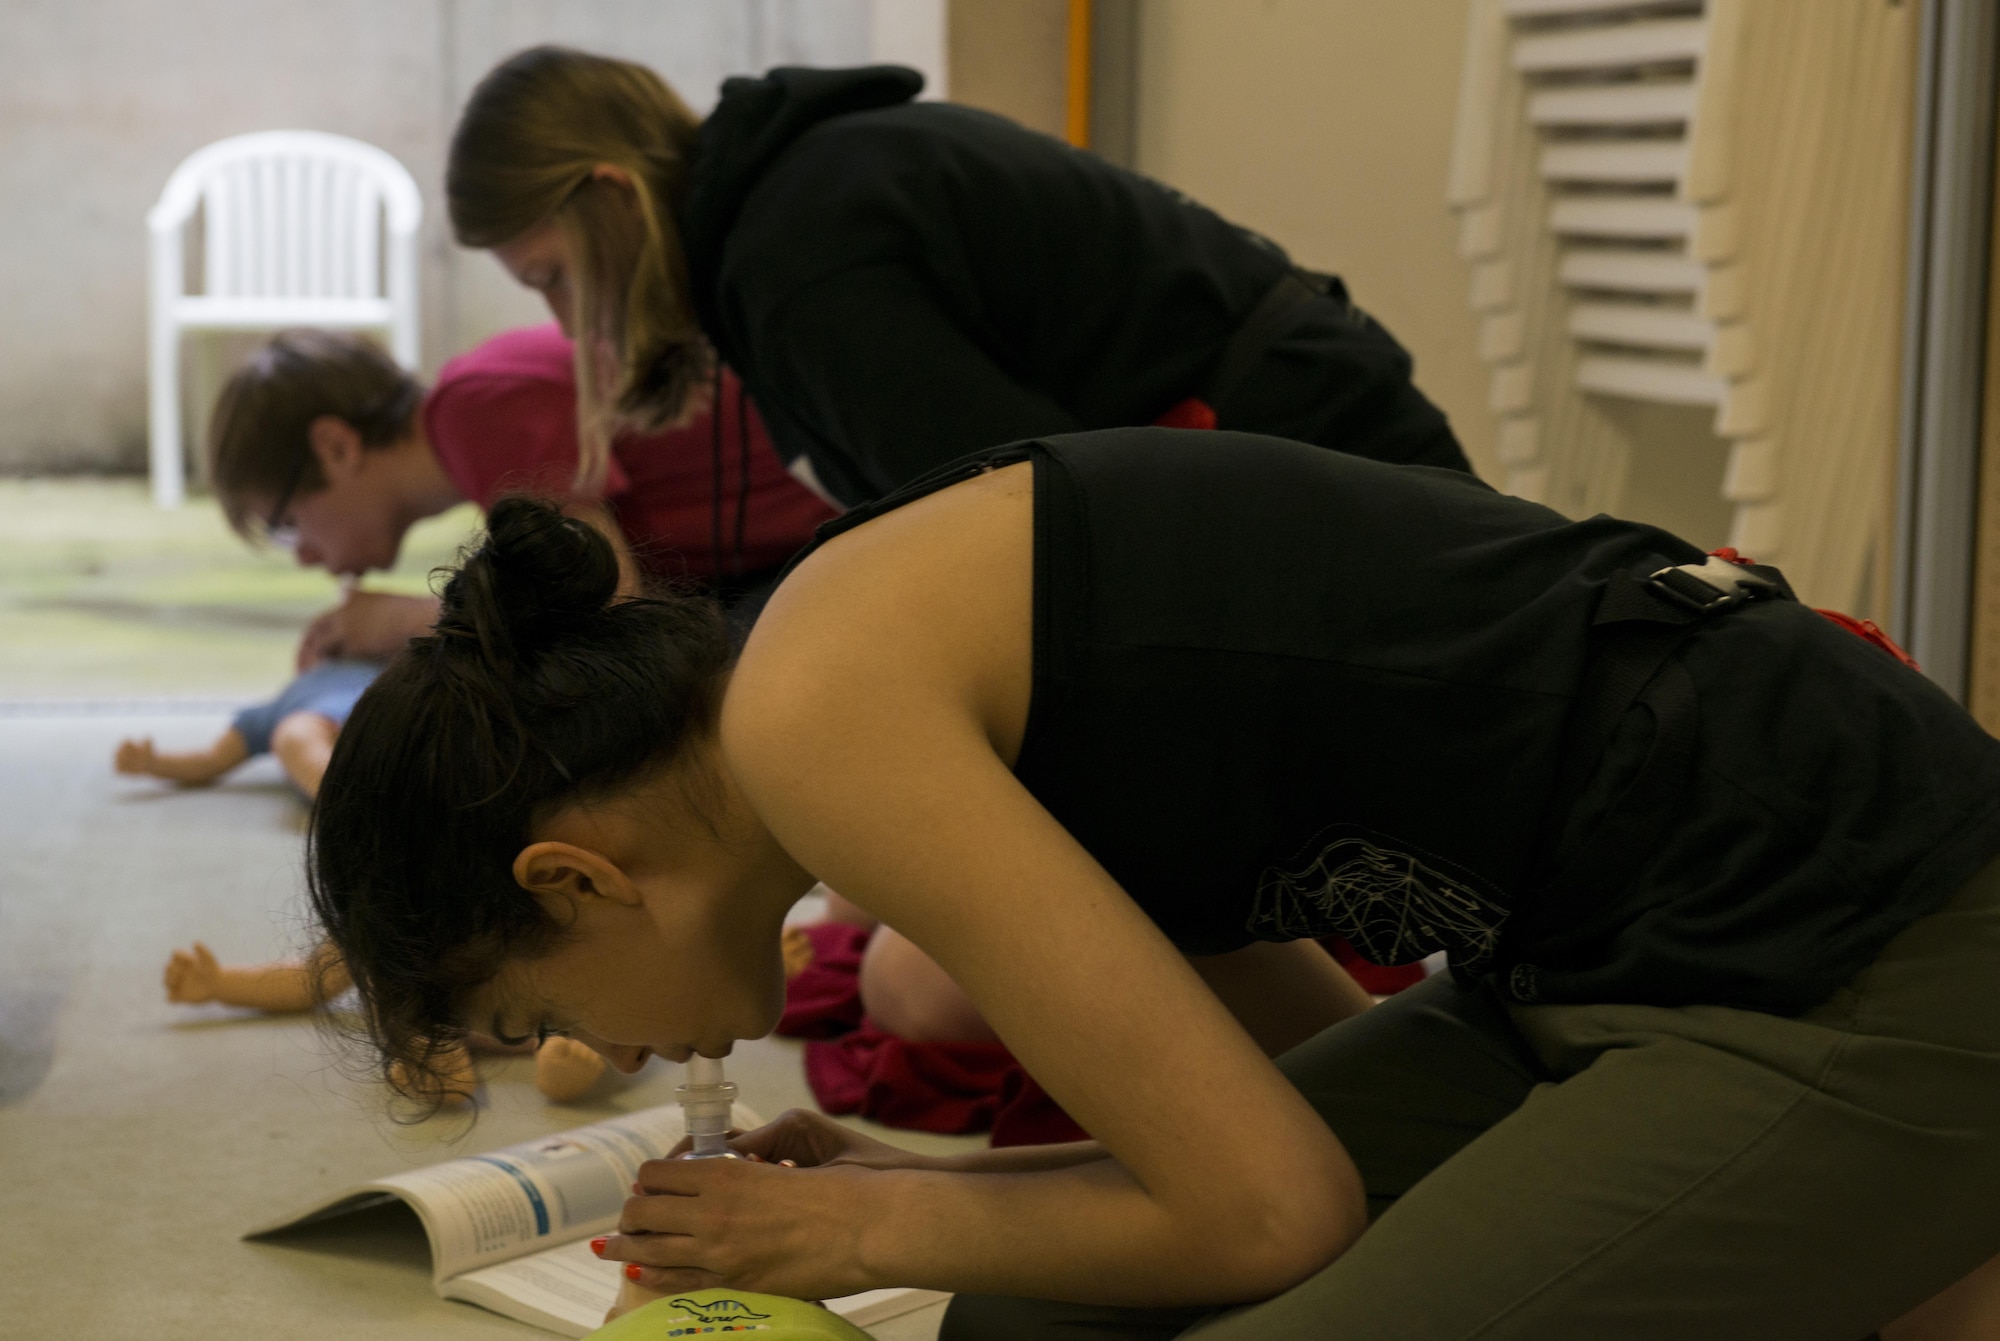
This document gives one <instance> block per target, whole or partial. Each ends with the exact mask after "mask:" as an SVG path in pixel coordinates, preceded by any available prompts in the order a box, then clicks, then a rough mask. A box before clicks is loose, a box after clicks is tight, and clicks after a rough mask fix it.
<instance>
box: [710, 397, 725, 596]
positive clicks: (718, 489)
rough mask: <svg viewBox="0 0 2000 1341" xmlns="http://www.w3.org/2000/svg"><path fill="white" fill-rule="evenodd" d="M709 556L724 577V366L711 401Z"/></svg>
mask: <svg viewBox="0 0 2000 1341" xmlns="http://www.w3.org/2000/svg"><path fill="white" fill-rule="evenodd" d="M708 464H709V474H708V554H709V563H710V564H712V565H713V566H714V568H715V576H717V577H721V576H722V363H721V361H720V360H717V362H716V365H715V385H714V387H713V388H712V389H711V390H710V392H709V397H708Z"/></svg>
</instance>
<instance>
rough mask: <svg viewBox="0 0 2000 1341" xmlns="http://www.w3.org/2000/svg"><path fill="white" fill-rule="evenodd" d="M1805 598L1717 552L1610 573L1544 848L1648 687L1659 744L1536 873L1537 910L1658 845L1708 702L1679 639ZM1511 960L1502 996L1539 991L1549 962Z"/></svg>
mask: <svg viewBox="0 0 2000 1341" xmlns="http://www.w3.org/2000/svg"><path fill="white" fill-rule="evenodd" d="M1796 599H1797V597H1796V596H1794V595H1793V594H1792V589H1791V586H1790V584H1788V583H1787V582H1786V581H1785V577H1784V574H1782V573H1780V572H1779V571H1778V570H1777V569H1775V568H1769V567H1764V566H1761V565H1753V566H1746V565H1742V564H1736V563H1732V562H1730V561H1729V560H1727V559H1721V558H1715V557H1712V556H1711V557H1710V558H1708V559H1707V560H1705V561H1704V562H1701V563H1682V564H1672V565H1669V566H1668V567H1665V568H1659V569H1655V570H1653V571H1652V572H1650V573H1647V574H1646V575H1645V576H1644V577H1641V576H1639V575H1638V573H1634V572H1621V573H1613V574H1612V575H1611V577H1610V578H1609V579H1608V580H1607V581H1606V582H1605V585H1604V592H1603V594H1602V595H1601V596H1600V597H1599V598H1598V602H1597V609H1596V611H1595V612H1594V614H1593V616H1592V618H1591V626H1592V628H1591V633H1592V637H1591V641H1592V644H1593V645H1592V648H1591V653H1590V659H1589V662H1588V664H1587V665H1586V666H1585V668H1584V675H1583V683H1582V685H1581V687H1580V688H1579V690H1578V693H1577V700H1576V706H1575V707H1574V708H1573V709H1572V710H1571V713H1570V719H1569V724H1568V726H1567V728H1566V729H1565V731H1564V735H1563V763H1562V766H1561V769H1560V772H1559V777H1558V781H1557V785H1556V788H1555V790H1554V791H1553V793H1552V794H1551V801H1550V809H1549V813H1548V815H1547V817H1546V818H1545V819H1544V821H1543V824H1542V835H1543V838H1542V848H1543V850H1544V852H1546V853H1548V855H1549V857H1550V859H1553V858H1554V856H1555V853H1556V851H1557V849H1558V848H1559V847H1560V846H1561V842H1560V840H1561V839H1562V836H1563V833H1564V830H1565V827H1566V825H1567V822H1568V819H1569V813H1570V808H1571V806H1572V805H1573V804H1574V803H1575V802H1576V800H1577V799H1578V798H1579V797H1581V796H1582V795H1583V792H1584V789H1585V788H1586V787H1587V786H1588V785H1589V783H1590V780H1591V777H1592V775H1593V774H1594V773H1595V772H1596V771H1597V768H1598V766H1599V765H1600V764H1601V763H1602V762H1603V760H1604V757H1605V754H1606V752H1607V751H1608V750H1609V748H1610V746H1611V742H1612V738H1613V737H1614V736H1615V735H1616V734H1617V732H1618V728H1619V725H1620V724H1621V723H1622V722H1623V721H1624V719H1625V715H1626V713H1627V712H1628V711H1630V710H1631V708H1632V706H1633V705H1634V704H1635V703H1637V702H1638V701H1639V700H1640V698H1641V696H1642V695H1643V696H1644V697H1645V700H1646V705H1647V707H1648V708H1649V709H1650V710H1651V712H1652V714H1653V719H1654V733H1653V743H1652V746H1651V749H1650V752H1649V754H1648V757H1647V761H1646V766H1645V768H1644V769H1643V770H1642V771H1641V773H1640V775H1639V776H1638V777H1637V778H1635V779H1634V780H1633V783H1632V786H1631V790H1630V791H1629V792H1627V794H1626V795H1625V796H1623V797H1622V798H1621V799H1620V802H1619V804H1618V805H1617V807H1616V808H1615V810H1614V811H1613V812H1612V813H1611V815H1610V816H1609V817H1608V818H1607V820H1606V822H1605V823H1604V824H1603V825H1602V827H1600V828H1599V829H1597V830H1596V831H1594V832H1592V833H1590V834H1587V835H1583V836H1582V838H1581V841H1580V842H1579V843H1578V844H1577V845H1576V848H1575V850H1574V851H1571V852H1569V853H1568V860H1567V861H1565V863H1564V865H1563V867H1562V868H1561V869H1548V870H1545V871H1544V872H1543V873H1542V875H1541V876H1540V877H1539V878H1537V879H1536V880H1534V881H1533V882H1531V886H1530V887H1531V888H1535V889H1536V892H1535V896H1534V900H1533V902H1534V905H1535V913H1537V914H1540V915H1542V916H1546V917H1549V918H1553V919H1557V920H1560V919H1561V918H1562V917H1563V912H1562V905H1563V904H1564V903H1565V902H1566V901H1569V900H1575V899H1583V900H1588V899H1591V898H1593V897H1594V896H1595V893H1596V890H1595V888H1594V887H1593V886H1592V884H1591V878H1592V873H1593V872H1594V871H1596V870H1599V869H1601V868H1602V867H1603V865H1604V864H1605V862H1606V860H1607V859H1609V858H1614V857H1616V855H1617V854H1619V853H1630V852H1634V851H1644V850H1646V849H1647V848H1648V847H1650V846H1651V845H1652V844H1653V843H1654V842H1655V841H1656V840H1657V838H1658V834H1659V831H1660V829H1661V827H1662V826H1663V825H1664V824H1665V823H1666V822H1667V818H1668V816H1669V814H1670V813H1671V810H1672V808H1673V806H1674V804H1675V802H1676V801H1677V800H1678V799H1679V797H1680V795H1681V793H1682V792H1683V791H1684V790H1685V789H1686V787H1687V785H1688V783H1689V780H1690V779H1691V778H1692V777H1693V775H1694V764H1695V759H1696V753H1697V748H1698V745H1699V731H1700V725H1701V705H1700V700H1699V697H1698V695H1697V692H1696V689H1695V685H1694V681H1693V679H1692V677H1690V676H1689V675H1688V673H1687V672H1686V671H1685V670H1683V669H1682V668H1681V666H1680V664H1679V663H1678V662H1676V661H1674V659H1673V657H1674V653H1675V652H1676V651H1677V650H1678V649H1679V648H1680V646H1681V644H1682V643H1683V642H1685V641H1686V640H1687V638H1688V636H1689V635H1690V634H1692V633H1693V632H1694V631H1695V630H1696V629H1697V628H1699V627H1701V625H1702V624H1703V623H1704V622H1705V621H1707V620H1709V619H1713V618H1715V617H1717V616H1721V615H1726V614H1728V613H1730V612H1731V611H1735V610H1740V609H1743V608H1744V607H1746V606H1749V605H1751V604H1752V603H1754V602H1761V601H1788V600H1796ZM1531 915H1533V914H1531ZM1503 969H1504V971H1503V972H1502V973H1500V974H1497V975H1496V977H1495V982H1494V985H1495V987H1496V988H1497V989H1498V990H1499V991H1500V992H1501V993H1502V994H1503V996H1506V997H1507V998H1508V999H1510V1000H1514V1001H1524V1002H1532V1001H1534V1000H1536V999H1538V998H1539V996H1540V990H1539V988H1538V986H1537V982H1538V979H1539V978H1540V977H1541V976H1542V974H1543V973H1544V972H1545V971H1546V970H1544V969H1543V968H1541V967H1540V966H1538V965H1534V964H1521V963H1514V964H1510V965H1505V966H1503Z"/></svg>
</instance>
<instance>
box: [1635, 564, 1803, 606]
mask: <svg viewBox="0 0 2000 1341" xmlns="http://www.w3.org/2000/svg"><path fill="white" fill-rule="evenodd" d="M1646 586H1647V587H1648V588H1649V589H1650V590H1651V591H1652V592H1653V593H1654V594H1655V595H1658V596H1664V597H1666V598H1667V599H1668V600H1670V601H1672V602H1673V603H1674V604H1675V605H1678V606H1680V607H1681V608H1682V609H1684V610H1692V611H1693V612H1694V613H1695V614H1698V615H1709V614H1714V613H1715V612H1717V611H1719V610H1733V609H1735V608H1736V607H1737V606H1739V605H1747V604H1749V603H1750V602H1751V601H1755V600H1760V599H1763V598H1764V597H1767V596H1775V595H1777V594H1778V584H1777V583H1775V582H1773V581H1771V579H1769V578H1767V577H1761V576H1759V575H1758V574H1756V573H1753V572H1751V571H1750V570H1749V569H1748V568H1744V567H1742V566H1741V565H1739V564H1734V563H1731V562H1730V561H1729V560H1727V559H1719V558H1716V557H1714V556H1713V555H1711V556H1710V557H1709V558H1707V559H1704V560H1703V561H1702V562H1700V563H1682V564H1676V565H1674V566H1673V567H1671V568H1662V569H1660V570H1659V571H1658V572H1657V573H1654V574H1653V575H1652V576H1650V577H1648V578H1647V579H1646Z"/></svg>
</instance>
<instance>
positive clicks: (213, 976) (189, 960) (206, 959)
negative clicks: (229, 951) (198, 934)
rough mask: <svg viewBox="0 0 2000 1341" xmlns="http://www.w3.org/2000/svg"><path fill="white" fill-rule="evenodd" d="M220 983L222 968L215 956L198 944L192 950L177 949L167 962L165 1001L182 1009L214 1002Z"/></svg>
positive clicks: (197, 942)
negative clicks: (205, 1002) (179, 1004)
mask: <svg viewBox="0 0 2000 1341" xmlns="http://www.w3.org/2000/svg"><path fill="white" fill-rule="evenodd" d="M221 982H222V966H221V965H220V964H218V963H216V962H215V954H214V952H213V951H211V950H210V949H209V948H208V947H207V946H206V945H203V944H202V943H201V942H200V941H196V942H195V943H194V948H193V949H192V950H176V951H174V955H173V958H171V959H169V960H168V961H167V972H166V985H167V1000H169V1001H178V1002H179V1003H181V1004H182V1005H184V1006H199V1005H201V1004H202V1003H203V1002H204V1001H213V1000H215V996H216V992H217V991H218V990H219V988H220V986H221Z"/></svg>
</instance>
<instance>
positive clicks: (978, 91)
mask: <svg viewBox="0 0 2000 1341" xmlns="http://www.w3.org/2000/svg"><path fill="white" fill-rule="evenodd" d="M949 12H950V18H949V20H948V26H947V30H946V32H947V36H946V50H947V53H948V56H947V59H948V60H949V62H950V66H951V100H952V101H953V102H962V103H965V104H966V105H968V106H971V107H983V108H985V109H986V110H987V111H989V112H998V113H1000V114H1001V115H1002V116H1007V117H1012V118H1013V119H1014V120H1016V121H1018V122H1020V123H1021V124H1022V125H1024V126H1027V127H1029V128H1030V129H1033V130H1039V131H1041V132H1042V133H1043V134H1044V135H1056V136H1060V135H1061V134H1062V133H1063V124H1064V115H1065V113H1066V111H1067V109H1068V105H1069V69H1068V65H1067V60H1068V55H1067V53H1068V50H1069V0H951V8H950V11H949Z"/></svg>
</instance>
